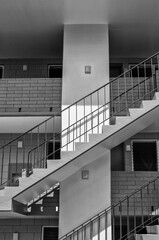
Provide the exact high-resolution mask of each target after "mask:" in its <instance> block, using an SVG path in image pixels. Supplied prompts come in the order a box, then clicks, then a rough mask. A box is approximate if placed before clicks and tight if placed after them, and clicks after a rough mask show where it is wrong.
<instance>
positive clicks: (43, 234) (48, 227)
mask: <svg viewBox="0 0 159 240" xmlns="http://www.w3.org/2000/svg"><path fill="white" fill-rule="evenodd" d="M44 228H57V229H58V228H59V227H58V226H55V225H53V226H42V231H41V233H42V240H45V239H44Z"/></svg>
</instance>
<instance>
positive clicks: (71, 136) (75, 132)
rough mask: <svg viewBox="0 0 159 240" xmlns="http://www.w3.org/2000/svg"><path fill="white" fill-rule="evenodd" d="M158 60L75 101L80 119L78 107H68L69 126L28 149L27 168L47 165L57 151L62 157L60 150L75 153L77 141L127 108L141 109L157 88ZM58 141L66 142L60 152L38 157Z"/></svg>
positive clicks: (148, 61)
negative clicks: (51, 143)
mask: <svg viewBox="0 0 159 240" xmlns="http://www.w3.org/2000/svg"><path fill="white" fill-rule="evenodd" d="M158 60H159V55H158V54H155V55H153V56H152V57H151V58H148V59H147V60H145V61H143V62H141V63H140V64H138V65H136V66H135V67H133V68H132V69H130V70H128V71H127V72H125V73H123V74H121V75H120V76H119V77H117V78H115V79H113V80H112V81H111V82H109V83H107V84H105V85H104V86H103V87H101V88H99V89H97V90H96V91H94V92H93V93H91V94H89V95H87V96H86V97H85V98H84V99H82V100H80V101H79V102H78V103H80V104H79V105H80V112H82V113H83V114H81V115H80V118H78V114H79V112H78V104H77V103H76V104H75V105H72V106H70V108H69V110H68V113H69V114H68V119H69V126H68V127H67V128H65V129H63V130H62V131H61V132H60V133H58V134H55V135H53V136H51V137H50V138H47V139H44V140H43V142H41V144H39V146H38V147H34V148H32V149H31V150H30V152H29V154H28V169H29V166H32V167H33V168H34V167H36V166H39V164H41V163H43V164H44V165H47V159H49V158H51V156H53V155H55V153H56V152H59V151H61V154H62V153H63V151H70V150H71V151H73V150H75V146H76V143H77V142H88V141H89V135H90V134H94V133H101V132H102V126H103V125H105V124H109V122H110V123H111V119H112V118H113V117H114V116H118V115H128V114H129V112H128V110H129V108H131V107H140V105H141V101H142V100H148V99H149V100H150V99H152V98H153V96H154V93H155V92H156V91H157V85H158V82H157V80H158V77H157V75H158V72H157V71H158V69H159V61H158ZM140 72H141V73H140ZM108 90H110V99H107V93H109V91H108ZM95 96H96V97H97V98H96V99H95ZM95 100H97V102H96V101H95ZM93 101H94V102H95V103H97V105H96V106H95V104H94V105H93ZM86 103H87V104H86ZM82 104H83V105H82ZM74 107H75V108H74ZM82 109H83V110H82ZM71 111H72V113H73V114H74V120H73V121H72V122H70V119H71V116H72V114H71ZM86 113H87V114H86ZM60 138H61V139H65V141H64V142H63V141H62V142H61V147H60V149H56V150H53V152H52V153H50V154H49V153H48V152H47V151H45V156H41V157H40V158H39V152H41V153H43V152H44V149H46V148H47V146H48V144H49V142H50V141H52V142H55V140H56V139H60Z"/></svg>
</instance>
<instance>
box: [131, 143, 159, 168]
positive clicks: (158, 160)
mask: <svg viewBox="0 0 159 240" xmlns="http://www.w3.org/2000/svg"><path fill="white" fill-rule="evenodd" d="M134 142H155V143H156V157H157V159H156V170H155V171H154V172H158V171H159V154H158V151H159V150H158V143H159V141H158V140H157V139H133V140H131V163H132V171H133V172H137V171H136V170H135V169H134V155H133V143H134ZM141 171H146V170H141ZM147 172H149V171H147Z"/></svg>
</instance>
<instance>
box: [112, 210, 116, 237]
mask: <svg viewBox="0 0 159 240" xmlns="http://www.w3.org/2000/svg"><path fill="white" fill-rule="evenodd" d="M112 240H115V208H114V206H113V207H112Z"/></svg>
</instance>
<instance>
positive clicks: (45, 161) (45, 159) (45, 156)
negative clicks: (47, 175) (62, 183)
mask: <svg viewBox="0 0 159 240" xmlns="http://www.w3.org/2000/svg"><path fill="white" fill-rule="evenodd" d="M47 137H48V136H47V121H46V122H45V145H44V168H47V141H48V140H47Z"/></svg>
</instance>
